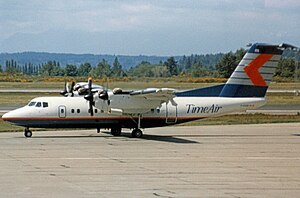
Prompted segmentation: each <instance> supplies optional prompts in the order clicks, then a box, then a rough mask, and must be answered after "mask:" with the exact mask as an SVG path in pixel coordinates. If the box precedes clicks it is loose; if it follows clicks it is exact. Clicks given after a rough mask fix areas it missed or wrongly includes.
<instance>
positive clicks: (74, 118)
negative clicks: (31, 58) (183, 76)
mask: <svg viewBox="0 0 300 198" xmlns="http://www.w3.org/2000/svg"><path fill="white" fill-rule="evenodd" d="M249 47H250V48H249V49H248V51H247V52H246V54H245V56H244V57H243V59H242V60H241V61H240V63H239V64H238V66H237V67H236V69H235V70H234V72H233V73H232V74H231V76H230V78H229V79H228V80H227V82H226V83H225V84H221V85H215V86H210V87H205V88H197V89H192V90H188V91H177V90H175V89H171V88H147V89H144V90H132V91H124V90H122V89H120V88H116V89H113V90H110V89H104V88H103V87H98V88H99V89H97V91H96V92H95V91H93V86H92V80H91V79H89V80H88V83H87V86H86V84H85V94H86V95H84V96H83V97H38V98H34V99H33V100H31V101H30V102H29V103H28V105H26V106H24V107H22V108H19V109H16V110H13V111H10V112H7V113H6V114H4V115H3V116H2V119H3V120H4V121H7V122H10V123H12V124H15V125H18V126H23V127H25V130H24V136H25V137H31V136H32V132H31V130H30V128H36V127H38V128H95V129H97V132H100V129H110V132H111V134H112V135H113V136H120V135H121V131H122V128H129V129H133V130H132V132H131V136H132V137H135V138H141V137H142V136H143V131H142V130H141V129H145V128H151V127H163V126H170V125H174V124H180V123H184V122H189V121H193V120H198V119H204V118H208V117H215V116H221V115H225V114H228V113H232V112H239V111H245V110H248V109H255V108H258V107H260V106H262V105H264V104H265V103H266V98H265V95H266V91H267V89H268V86H269V84H270V82H271V79H272V77H273V73H274V71H275V69H276V67H277V65H278V62H279V60H280V58H281V55H282V53H283V50H284V49H287V48H289V49H293V50H295V49H298V48H296V47H294V46H292V45H289V44H285V43H283V44H276V45H274V44H264V43H254V44H252V45H251V46H249ZM63 95H64V94H63Z"/></svg>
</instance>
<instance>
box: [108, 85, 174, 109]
mask: <svg viewBox="0 0 300 198" xmlns="http://www.w3.org/2000/svg"><path fill="white" fill-rule="evenodd" d="M174 97H175V89H170V88H147V89H144V90H137V91H131V92H129V93H127V94H115V95H112V96H110V105H109V106H108V113H112V114H118V115H123V114H143V113H147V112H150V111H151V110H152V109H156V108H159V107H161V105H162V104H163V103H168V102H171V103H172V105H174V106H176V105H177V104H176V103H175V101H174V100H173V98H174Z"/></svg>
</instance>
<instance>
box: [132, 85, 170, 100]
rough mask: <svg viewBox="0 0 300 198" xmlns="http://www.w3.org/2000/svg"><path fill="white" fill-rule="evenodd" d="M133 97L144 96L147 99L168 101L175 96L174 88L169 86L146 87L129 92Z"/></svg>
mask: <svg viewBox="0 0 300 198" xmlns="http://www.w3.org/2000/svg"><path fill="white" fill-rule="evenodd" d="M130 95H131V96H134V97H144V98H146V99H147V100H149V101H155V100H158V101H161V102H162V103H163V102H168V101H170V100H172V99H173V98H174V97H175V89H170V88H147V89H144V90H138V91H133V92H131V93H130Z"/></svg>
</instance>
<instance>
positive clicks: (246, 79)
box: [219, 43, 295, 97]
mask: <svg viewBox="0 0 300 198" xmlns="http://www.w3.org/2000/svg"><path fill="white" fill-rule="evenodd" d="M285 48H293V49H294V48H295V47H294V46H291V45H288V44H280V45H270V44H262V43H255V44H253V45H252V46H251V47H250V49H249V50H248V51H247V53H246V54H245V56H244V57H243V59H242V60H241V62H240V63H239V64H238V66H237V67H236V69H235V70H234V72H233V73H232V74H231V76H230V78H229V79H228V81H227V82H226V84H225V85H224V87H223V89H222V91H221V92H220V95H219V96H220V97H264V96H265V94H266V92H267V89H268V86H269V84H270V82H271V80H272V77H273V74H274V72H275V70H276V68H277V65H278V62H279V60H280V58H281V55H282V53H283V50H284V49H285Z"/></svg>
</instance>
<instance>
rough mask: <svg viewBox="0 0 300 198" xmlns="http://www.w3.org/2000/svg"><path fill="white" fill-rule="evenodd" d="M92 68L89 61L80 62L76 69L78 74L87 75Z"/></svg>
mask: <svg viewBox="0 0 300 198" xmlns="http://www.w3.org/2000/svg"><path fill="white" fill-rule="evenodd" d="M91 70H92V66H91V64H90V63H84V64H81V65H80V66H79V68H78V70H77V75H78V76H88V75H89V73H90V72H91Z"/></svg>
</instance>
